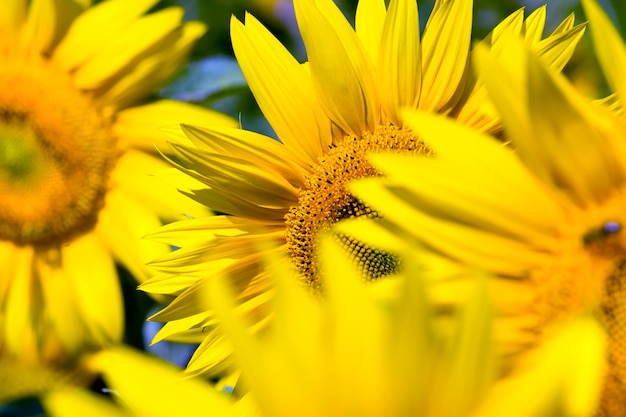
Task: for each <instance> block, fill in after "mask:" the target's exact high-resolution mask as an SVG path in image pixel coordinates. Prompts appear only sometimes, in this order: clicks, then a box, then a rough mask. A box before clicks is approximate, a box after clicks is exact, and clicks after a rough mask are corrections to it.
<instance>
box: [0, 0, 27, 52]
mask: <svg viewBox="0 0 626 417" xmlns="http://www.w3.org/2000/svg"><path fill="white" fill-rule="evenodd" d="M25 18H26V0H5V1H4V2H3V4H2V13H0V39H8V40H9V42H10V41H11V40H13V39H17V34H18V30H19V29H20V28H21V27H22V24H23V23H24V20H25Z"/></svg>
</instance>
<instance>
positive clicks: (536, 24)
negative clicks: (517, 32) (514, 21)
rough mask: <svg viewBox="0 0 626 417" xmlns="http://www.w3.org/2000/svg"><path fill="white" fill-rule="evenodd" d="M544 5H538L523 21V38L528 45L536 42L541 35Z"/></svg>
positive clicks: (544, 11)
mask: <svg viewBox="0 0 626 417" xmlns="http://www.w3.org/2000/svg"><path fill="white" fill-rule="evenodd" d="M546 8H547V7H546V5H543V6H541V7H538V8H537V10H535V11H534V12H532V13H531V14H530V15H529V16H528V17H527V18H526V20H525V21H524V29H523V32H524V38H525V39H526V42H527V43H528V44H530V45H532V44H533V43H537V42H539V41H540V40H541V37H542V36H543V28H544V26H545V23H546Z"/></svg>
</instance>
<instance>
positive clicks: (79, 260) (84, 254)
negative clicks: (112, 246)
mask: <svg viewBox="0 0 626 417" xmlns="http://www.w3.org/2000/svg"><path fill="white" fill-rule="evenodd" d="M63 258H64V259H63V263H64V265H63V267H64V269H66V270H67V274H68V275H69V276H70V277H71V280H72V282H73V283H74V290H75V291H76V297H77V300H76V301H77V302H78V303H79V306H80V307H79V308H80V309H81V311H82V318H83V320H84V321H85V322H86V323H87V324H88V329H89V332H90V337H91V338H92V339H93V340H95V341H96V343H98V344H99V345H101V346H107V345H110V344H111V343H117V342H119V341H121V338H122V333H123V328H124V306H123V302H122V294H121V290H120V286H119V282H118V276H117V272H116V270H115V264H114V262H113V259H112V257H111V255H110V253H109V252H108V248H106V247H104V246H103V245H102V244H101V243H100V242H99V241H98V240H97V239H96V237H95V236H94V235H91V234H90V235H84V236H83V237H81V238H79V239H77V240H75V241H73V242H72V243H70V244H69V245H68V246H66V247H65V248H64V250H63Z"/></svg>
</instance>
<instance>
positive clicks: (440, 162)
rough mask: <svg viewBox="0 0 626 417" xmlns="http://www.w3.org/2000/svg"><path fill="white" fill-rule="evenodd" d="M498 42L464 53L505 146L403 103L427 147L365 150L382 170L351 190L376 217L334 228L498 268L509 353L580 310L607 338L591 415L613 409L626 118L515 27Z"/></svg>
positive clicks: (446, 292) (599, 15)
mask: <svg viewBox="0 0 626 417" xmlns="http://www.w3.org/2000/svg"><path fill="white" fill-rule="evenodd" d="M583 4H584V5H585V9H586V11H587V13H588V16H589V18H590V20H591V25H592V28H593V34H594V38H595V42H596V44H597V45H598V53H599V56H600V61H601V63H602V65H603V68H604V71H605V73H606V74H607V77H608V79H609V81H610V84H611V85H612V86H613V87H614V89H615V91H616V92H617V95H618V97H619V99H620V100H622V97H623V94H624V93H626V83H625V82H624V79H623V74H625V73H626V48H625V47H624V44H623V43H622V42H621V41H620V39H619V36H618V35H617V33H616V32H615V30H614V28H613V27H612V26H611V24H610V21H609V20H608V19H607V18H606V16H605V15H604V14H603V12H602V11H601V9H600V8H599V6H598V5H597V4H595V3H594V2H592V1H585V2H584V3H583ZM508 44H509V47H508V48H506V53H505V54H504V55H503V56H501V57H500V59H498V58H497V57H496V56H495V55H494V54H492V53H489V52H488V51H487V50H485V49H482V48H481V49H478V50H477V51H476V54H475V58H476V61H477V67H478V70H479V71H478V72H479V73H480V74H481V76H482V79H483V80H484V81H485V85H486V87H487V89H488V90H489V93H490V95H491V97H492V99H493V102H494V104H495V106H496V108H497V109H498V111H499V112H500V114H501V115H502V118H503V121H504V125H505V131H506V137H507V139H510V141H511V145H512V147H513V148H514V151H513V150H512V149H510V148H508V147H504V146H502V145H501V143H500V142H498V141H496V140H494V139H493V138H491V137H488V136H484V135H482V134H480V133H477V132H475V131H472V130H469V129H467V128H465V127H462V126H460V125H458V124H455V123H453V122H452V121H450V120H444V119H443V118H439V117H435V116H433V115H429V114H424V113H413V112H408V113H407V114H406V118H405V121H406V123H407V124H408V125H409V126H411V127H413V128H414V129H415V131H416V132H418V134H420V135H421V136H422V137H424V138H425V140H427V141H428V143H430V144H431V145H432V147H433V149H434V150H435V153H436V155H437V157H436V158H433V159H431V160H426V159H420V160H417V159H416V158H411V157H408V156H405V155H373V156H372V157H371V158H372V162H373V164H374V166H375V167H376V168H377V169H379V170H380V171H381V172H383V173H384V174H385V177H384V178H382V177H381V178H376V179H374V178H369V179H363V180H360V181H358V182H357V183H355V184H353V185H352V186H351V187H350V190H351V191H352V192H353V193H354V194H355V195H356V196H357V197H358V198H360V199H361V200H362V201H364V202H365V203H366V204H368V205H369V206H370V207H372V208H373V209H375V210H377V211H378V212H379V213H381V215H382V216H383V217H384V221H382V222H376V223H374V222H362V221H359V220H357V221H352V222H348V223H347V224H346V223H344V224H341V223H340V224H338V225H337V227H338V228H339V230H340V231H341V232H343V233H349V234H350V236H352V237H354V238H357V239H361V240H362V241H364V242H367V243H368V244H370V245H372V246H374V247H378V248H385V249H387V250H391V251H393V250H397V248H399V247H402V246H403V245H404V244H405V243H406V242H411V243H412V244H416V243H418V244H420V245H422V246H424V247H426V248H428V249H429V250H430V251H431V252H432V253H433V254H434V255H435V256H437V257H439V258H443V259H449V260H453V261H454V262H456V263H457V264H460V265H473V266H478V267H480V268H484V269H485V270H487V271H489V272H491V273H493V274H495V275H497V276H498V277H499V278H498V279H495V280H494V282H493V283H492V285H493V299H494V302H495V303H496V307H497V309H498V311H499V313H500V316H501V320H500V328H501V334H500V335H499V336H498V337H499V339H501V342H502V348H503V349H504V350H505V352H507V353H509V354H512V355H513V354H516V355H515V356H513V358H512V359H517V358H519V357H520V355H519V354H520V353H524V352H525V351H527V349H529V348H530V347H532V346H533V345H535V344H536V343H538V342H539V341H540V340H541V338H542V337H543V336H544V335H546V334H549V333H551V332H552V331H553V329H555V328H558V327H559V326H561V325H563V323H566V322H567V321H569V320H570V319H571V317H572V316H574V315H576V314H578V313H579V312H581V311H592V312H593V313H594V314H595V315H597V317H598V318H599V320H600V321H601V322H602V324H603V326H604V328H605V330H606V331H607V333H608V336H609V372H608V374H607V376H606V379H605V384H604V393H603V400H602V404H601V407H600V409H599V410H598V415H601V416H610V417H613V416H621V415H623V413H624V404H626V337H625V333H624V326H625V325H626V303H625V301H624V300H625V298H624V297H625V295H626V287H625V286H624V284H623V282H622V281H623V279H624V276H625V272H624V271H625V270H626V235H625V233H624V230H623V228H624V225H626V122H625V121H624V119H623V118H622V117H620V116H618V115H615V114H613V113H612V112H611V111H610V110H609V109H607V108H605V107H602V106H600V105H598V104H595V103H590V102H588V100H586V99H584V98H582V97H581V96H580V95H578V94H577V93H576V92H575V91H574V89H573V87H572V86H571V85H570V84H568V83H567V82H566V81H565V80H564V79H563V78H562V77H560V76H559V74H556V73H555V72H553V71H550V70H547V69H546V68H545V67H544V66H543V65H542V63H541V62H540V60H539V59H538V58H537V57H536V55H534V54H532V53H530V52H528V51H527V50H526V49H525V48H522V47H521V44H520V43H519V41H518V40H517V39H509V42H508ZM496 75H497V76H496ZM415 178H419V179H420V180H419V183H417V182H416V181H415ZM374 236H375V239H374V238H373V237H374ZM403 242H404V243H403ZM459 285H460V284H459V283H458V282H454V281H450V280H447V279H443V280H442V285H440V288H439V289H438V290H437V291H438V293H439V296H440V297H441V302H450V301H451V300H454V297H459V296H460V294H459V292H458V291H457V288H458V287H459Z"/></svg>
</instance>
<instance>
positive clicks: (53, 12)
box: [21, 0, 83, 54]
mask: <svg viewBox="0 0 626 417" xmlns="http://www.w3.org/2000/svg"><path fill="white" fill-rule="evenodd" d="M82 10H83V9H82V7H81V6H79V5H78V4H77V3H76V2H74V1H73V0H33V2H32V4H31V5H30V8H29V10H28V18H27V20H26V23H25V25H24V27H23V32H22V39H21V41H22V45H23V46H24V48H26V49H27V50H30V51H32V52H35V53H41V54H45V53H47V52H48V51H49V50H50V49H52V48H53V47H54V45H55V44H56V42H57V41H58V40H59V38H60V37H61V36H63V34H64V33H65V31H66V30H67V27H68V26H69V24H70V23H71V22H72V20H74V18H75V17H76V16H78V15H79V14H80V12H82Z"/></svg>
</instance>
